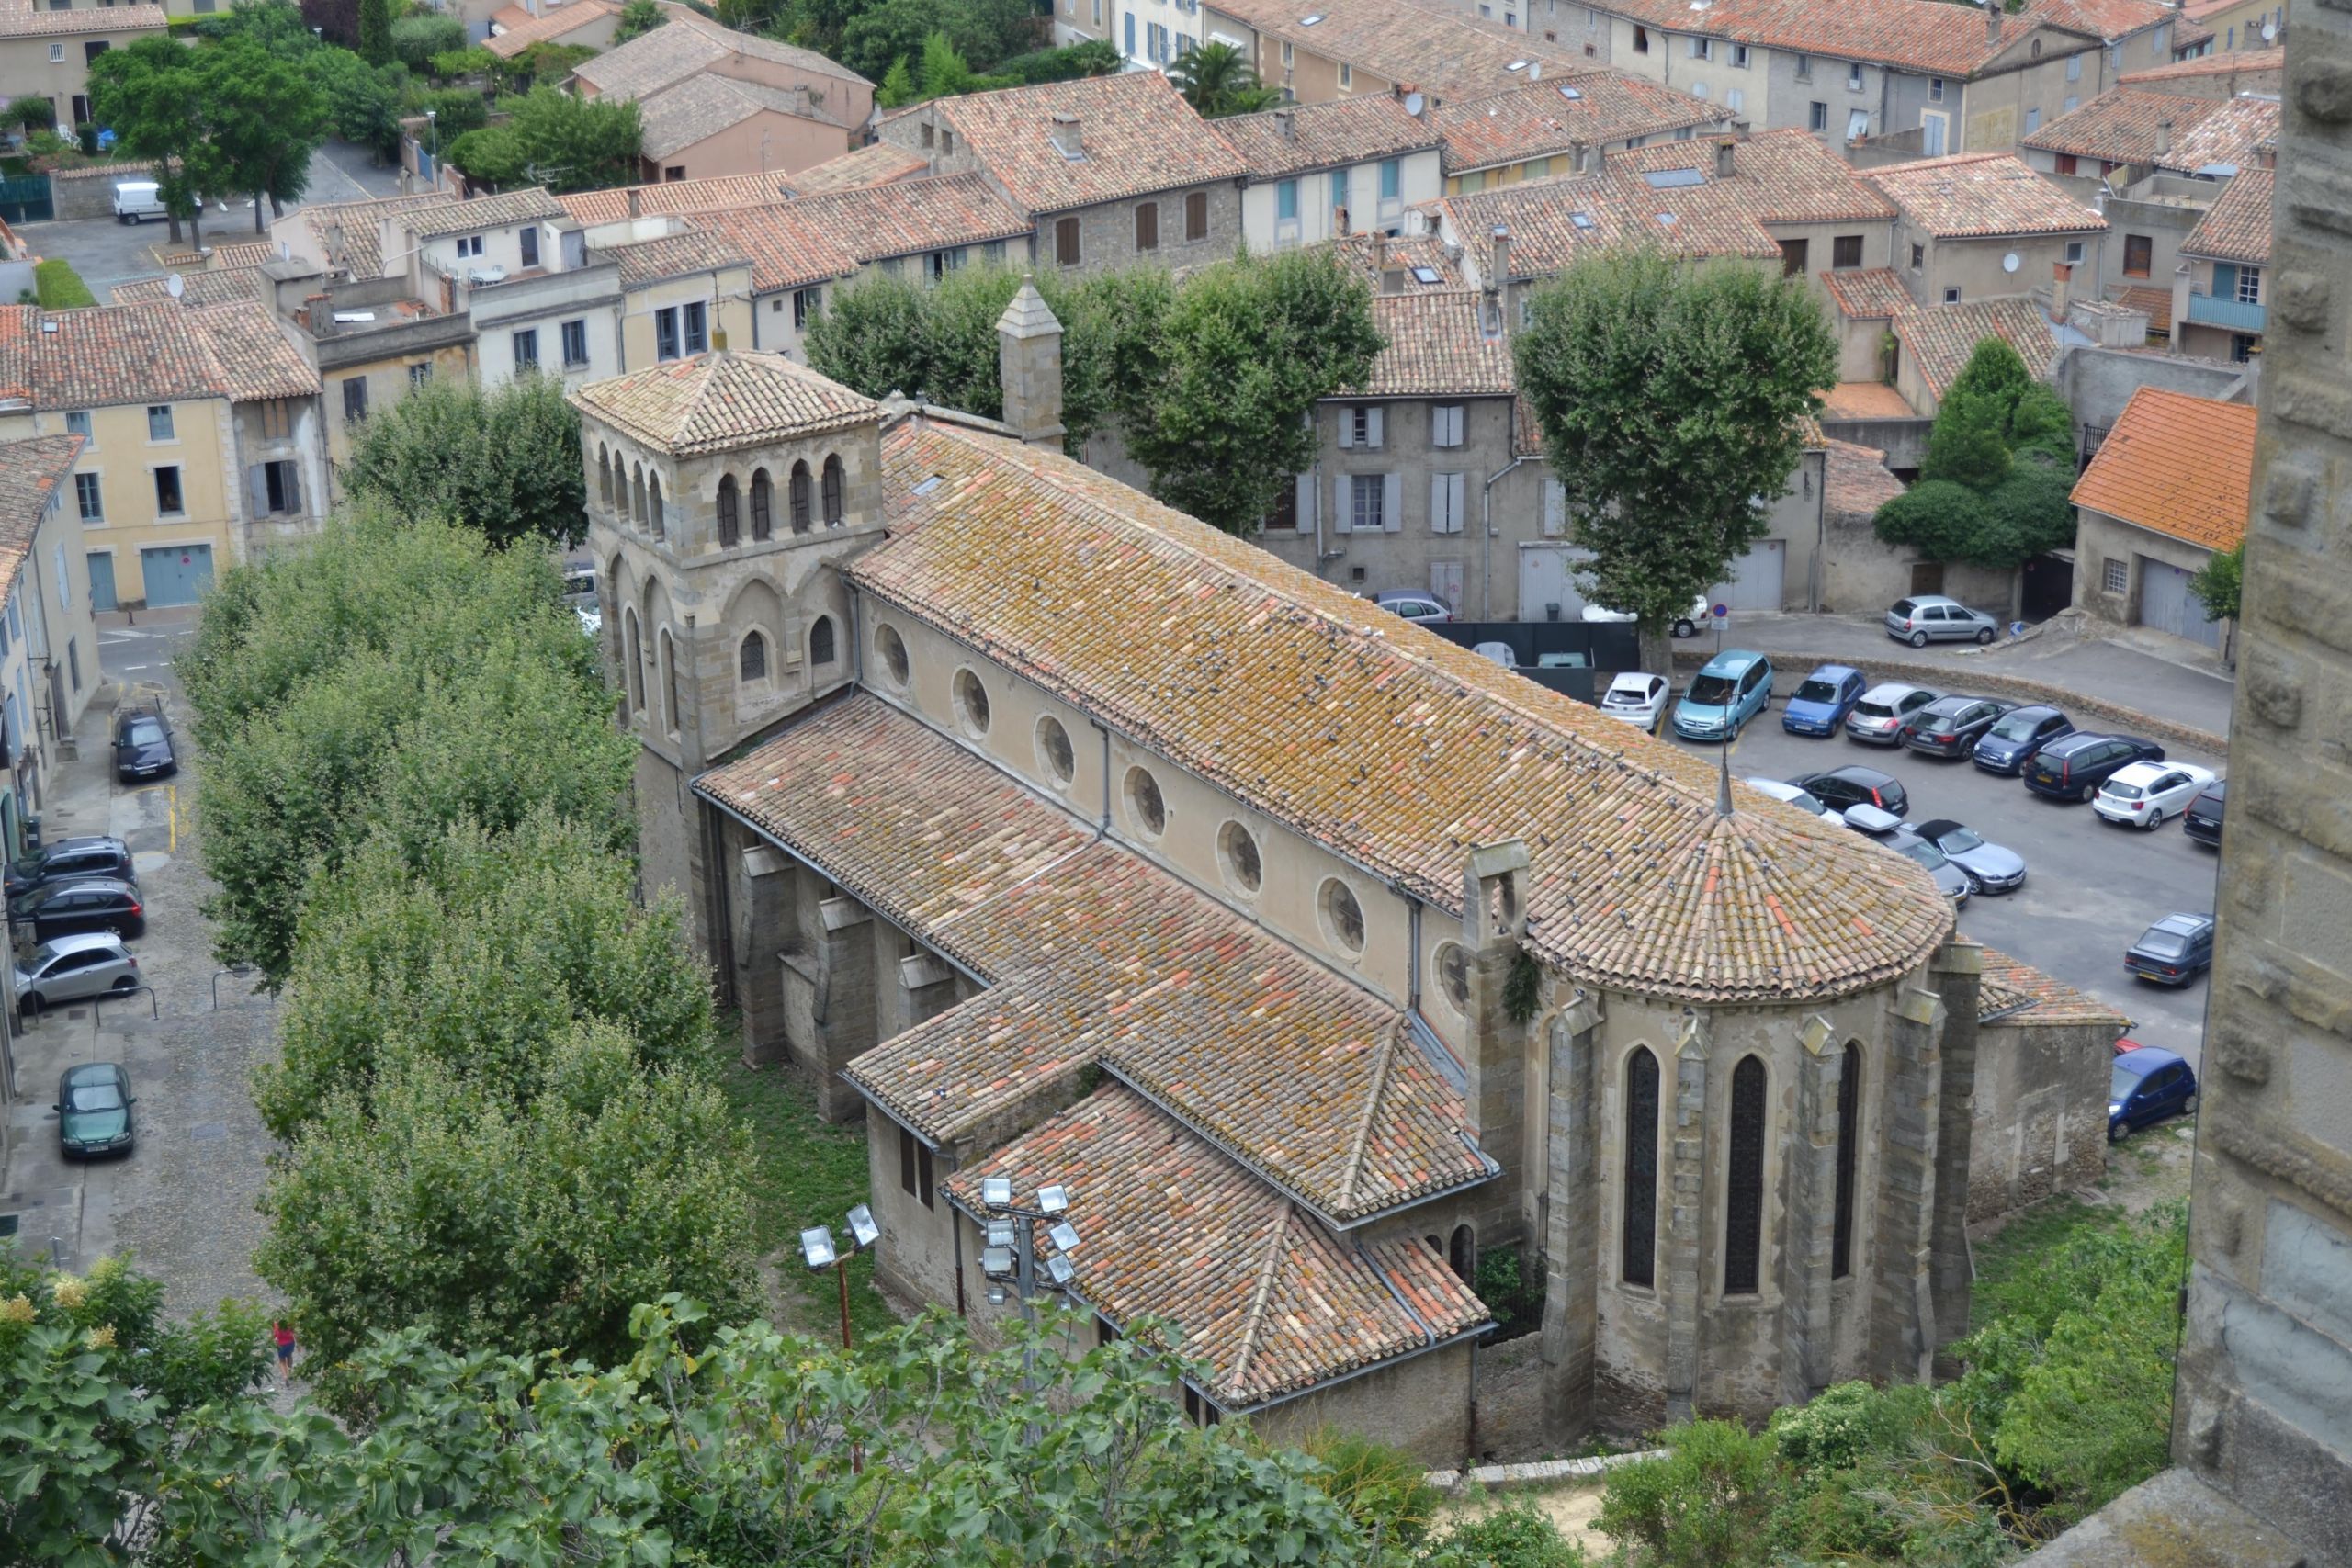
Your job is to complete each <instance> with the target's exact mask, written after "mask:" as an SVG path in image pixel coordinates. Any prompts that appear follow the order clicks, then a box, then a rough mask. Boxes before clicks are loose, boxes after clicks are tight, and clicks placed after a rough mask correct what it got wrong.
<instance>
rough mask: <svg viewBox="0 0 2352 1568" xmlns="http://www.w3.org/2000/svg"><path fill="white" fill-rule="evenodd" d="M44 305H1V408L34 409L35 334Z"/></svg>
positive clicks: (38, 328) (38, 327)
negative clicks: (41, 308) (41, 307)
mask: <svg viewBox="0 0 2352 1568" xmlns="http://www.w3.org/2000/svg"><path fill="white" fill-rule="evenodd" d="M39 330H40V307H39V306H37V305H0V408H18V409H23V408H30V407H31V406H32V400H33V337H34V335H35V333H37V332H38V331H39Z"/></svg>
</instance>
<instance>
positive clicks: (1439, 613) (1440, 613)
mask: <svg viewBox="0 0 2352 1568" xmlns="http://www.w3.org/2000/svg"><path fill="white" fill-rule="evenodd" d="M1372 602H1373V603H1374V604H1377V605H1379V606H1380V607H1381V608H1382V609H1384V610H1385V611H1387V612H1388V613H1389V614H1390V615H1402V616H1404V617H1405V619H1407V620H1408V621H1419V622H1420V623H1421V624H1422V625H1423V626H1440V625H1442V624H1444V623H1445V622H1447V621H1451V620H1452V619H1453V605H1451V604H1447V603H1446V602H1445V601H1444V600H1442V599H1441V598H1439V597H1438V596H1437V595H1436V594H1434V593H1417V592H1411V591H1409V590H1407V589H1402V588H1390V589H1385V590H1384V591H1382V592H1379V593H1376V594H1374V596H1373V601H1372Z"/></svg>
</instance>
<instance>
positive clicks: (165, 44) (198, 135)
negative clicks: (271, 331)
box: [17, 37, 204, 245]
mask: <svg viewBox="0 0 2352 1568" xmlns="http://www.w3.org/2000/svg"><path fill="white" fill-rule="evenodd" d="M89 81H90V112H91V113H92V115H93V116H95V117H96V118H97V119H99V120H101V121H103V122H104V123H105V124H107V126H109V127H111V128H112V129H113V130H114V133H115V136H116V138H117V142H116V145H117V146H119V148H120V149H121V150H122V151H123V152H127V153H130V155H131V156H133V157H138V158H144V159H146V160H147V161H148V162H150V163H152V164H153V165H154V166H155V183H156V186H157V189H156V195H157V196H158V197H160V198H161V199H162V201H163V203H164V212H165V214H166V215H167V217H168V220H169V222H170V228H171V243H173V244H175V245H176V244H179V243H181V239H180V223H181V221H182V220H187V221H188V222H189V223H190V224H192V225H195V228H194V229H193V230H192V232H193V234H194V237H195V243H198V244H202V243H204V242H203V233H202V228H201V224H202V219H203V216H204V212H203V208H202V206H201V205H200V204H199V203H198V200H197V188H196V184H195V182H194V180H193V179H191V178H190V177H189V175H190V160H191V158H192V157H193V156H194V154H195V153H196V152H197V151H198V148H199V147H201V146H202V144H203V140H204V137H203V121H202V118H201V112H200V109H199V103H200V100H201V97H202V93H203V87H202V79H201V73H200V72H199V70H198V65H197V56H196V53H195V51H192V50H190V49H189V48H188V47H187V45H185V44H183V43H181V42H179V41H178V40H177V39H169V38H161V37H153V38H143V39H139V40H137V41H136V42H134V43H130V44H127V45H125V46H124V47H122V48H120V49H110V50H108V51H106V52H105V53H104V54H101V55H99V56H98V57H97V58H96V60H93V61H92V62H90V67H89ZM48 101H49V100H47V99H46V98H35V97H20V98H18V99H17V102H18V103H20V104H23V103H36V102H38V103H41V104H44V105H45V104H47V103H48ZM55 118H56V117H55V113H54V111H52V112H51V123H54V121H55Z"/></svg>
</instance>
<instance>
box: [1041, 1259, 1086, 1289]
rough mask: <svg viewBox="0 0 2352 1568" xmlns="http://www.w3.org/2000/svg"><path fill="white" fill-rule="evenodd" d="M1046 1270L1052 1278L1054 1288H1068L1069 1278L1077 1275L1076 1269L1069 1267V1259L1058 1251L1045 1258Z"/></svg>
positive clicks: (1071, 1278)
mask: <svg viewBox="0 0 2352 1568" xmlns="http://www.w3.org/2000/svg"><path fill="white" fill-rule="evenodd" d="M1046 1274H1047V1275H1049V1276H1050V1277H1051V1278H1052V1280H1053V1282H1054V1288H1055V1289H1056V1290H1066V1289H1068V1288H1069V1282H1070V1280H1073V1279H1075V1278H1076V1277H1077V1275H1078V1270H1077V1269H1073V1268H1071V1267H1070V1263H1069V1258H1064V1257H1063V1256H1062V1255H1061V1254H1060V1253H1058V1252H1057V1253H1055V1254H1054V1255H1053V1256H1052V1257H1051V1258H1046Z"/></svg>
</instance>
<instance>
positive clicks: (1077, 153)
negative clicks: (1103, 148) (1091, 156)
mask: <svg viewBox="0 0 2352 1568" xmlns="http://www.w3.org/2000/svg"><path fill="white" fill-rule="evenodd" d="M1053 138H1054V146H1055V147H1056V148H1057V149H1058V150H1059V151H1060V152H1061V155H1062V156H1063V157H1065V158H1082V157H1084V156H1085V155H1086V141H1085V138H1084V137H1083V135H1081V134H1080V130H1079V124H1078V116H1076V115H1074V114H1063V113H1061V112H1060V111H1059V110H1056V111H1055V114H1054V124H1053Z"/></svg>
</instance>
